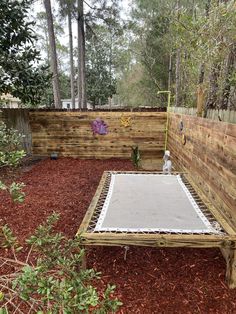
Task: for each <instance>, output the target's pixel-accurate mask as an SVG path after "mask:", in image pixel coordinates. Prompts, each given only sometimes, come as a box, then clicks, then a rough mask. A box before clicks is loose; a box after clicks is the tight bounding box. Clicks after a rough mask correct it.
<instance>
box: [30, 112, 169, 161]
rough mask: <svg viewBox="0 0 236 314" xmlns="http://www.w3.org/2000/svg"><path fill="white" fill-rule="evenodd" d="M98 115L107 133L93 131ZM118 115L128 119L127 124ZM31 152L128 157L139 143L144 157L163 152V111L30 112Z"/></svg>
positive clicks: (164, 121) (76, 155)
mask: <svg viewBox="0 0 236 314" xmlns="http://www.w3.org/2000/svg"><path fill="white" fill-rule="evenodd" d="M98 117H99V118H101V119H102V120H104V122H105V123H106V124H107V125H108V131H109V133H108V134H107V135H93V133H92V130H91V123H92V121H94V120H95V119H96V118H98ZM121 117H126V118H130V119H131V124H130V126H128V127H124V126H122V125H121V121H120V119H121ZM30 125H31V130H32V145H33V153H34V155H50V153H52V152H54V151H56V152H58V153H59V155H60V156H73V157H79V158H97V159H104V158H113V157H117V158H130V155H131V147H132V146H139V149H140V152H141V156H142V158H143V159H159V158H160V157H162V155H163V150H164V141H165V129H166V113H165V112H57V111H50V112H48V111H45V112H44V111H32V112H30Z"/></svg>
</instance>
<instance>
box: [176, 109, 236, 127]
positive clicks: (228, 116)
mask: <svg viewBox="0 0 236 314" xmlns="http://www.w3.org/2000/svg"><path fill="white" fill-rule="evenodd" d="M170 112H175V113H179V114H186V115H191V116H196V115H197V108H186V107H170ZM206 118H207V119H210V120H216V121H222V122H228V123H236V111H234V110H213V109H208V110H207V116H206Z"/></svg>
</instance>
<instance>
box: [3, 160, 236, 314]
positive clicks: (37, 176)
mask: <svg viewBox="0 0 236 314" xmlns="http://www.w3.org/2000/svg"><path fill="white" fill-rule="evenodd" d="M104 170H133V167H132V165H131V163H130V161H125V160H107V161H99V160H77V159H71V158H62V159H59V160H57V161H51V160H49V159H46V160H42V161H40V162H38V163H36V164H34V165H31V166H29V165H27V167H22V168H21V173H20V175H19V177H18V178H17V180H18V181H19V182H24V183H25V184H26V187H25V192H26V200H25V202H24V203H23V204H13V203H12V202H11V200H10V198H9V196H8V195H7V194H5V193H4V192H1V193H0V200H1V201H0V217H1V219H2V221H3V222H5V223H8V225H9V226H10V227H11V228H12V230H13V231H14V233H15V234H16V235H17V236H18V237H19V239H20V241H21V242H23V241H24V240H25V238H26V237H28V236H29V235H31V234H32V233H33V231H34V229H35V228H36V227H37V226H38V225H39V224H40V223H42V222H44V221H45V219H46V217H48V216H49V215H50V214H51V213H52V212H53V211H56V212H59V213H60V220H59V223H58V225H57V228H58V230H60V231H62V232H64V233H65V234H66V235H67V236H68V237H73V236H74V235H75V233H76V231H77V229H78V227H79V225H80V223H81V221H82V219H83V216H84V214H85V212H86V210H87V208H88V206H89V204H90V201H91V199H92V197H93V195H94V193H95V191H96V188H97V185H98V183H99V181H100V178H101V175H102V173H103V171H104ZM0 254H1V252H0ZM87 262H88V267H94V268H95V269H96V270H98V271H101V272H102V277H101V281H100V282H99V283H98V284H99V285H103V284H107V283H111V284H115V285H116V287H117V289H116V295H117V296H118V297H119V298H120V300H121V301H122V302H123V304H124V305H123V307H122V308H121V310H120V312H119V313H142V314H145V313H147V314H150V313H168V314H172V313H185V314H187V313H204V314H206V313H207V314H208V313H212V314H213V313H214V314H215V313H224V314H230V313H236V290H229V289H228V288H227V286H226V284H225V282H224V276H225V268H226V265H225V261H224V259H223V257H222V255H221V253H220V251H219V250H217V249H189V248H171V249H170V248H163V249H155V248H143V247H130V249H129V250H128V254H127V260H126V261H125V260H124V249H123V248H119V247H92V248H89V249H88V254H87Z"/></svg>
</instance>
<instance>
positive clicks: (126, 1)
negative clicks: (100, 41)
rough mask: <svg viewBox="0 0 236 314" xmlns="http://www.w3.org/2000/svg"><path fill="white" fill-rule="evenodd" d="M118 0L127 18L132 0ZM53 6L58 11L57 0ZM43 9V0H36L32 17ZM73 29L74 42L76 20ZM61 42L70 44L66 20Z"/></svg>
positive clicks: (122, 13)
mask: <svg viewBox="0 0 236 314" xmlns="http://www.w3.org/2000/svg"><path fill="white" fill-rule="evenodd" d="M117 1H119V2H120V5H121V7H122V12H121V17H122V18H123V19H127V17H128V16H129V13H130V9H131V3H132V0H117ZM86 2H87V3H88V4H90V3H91V0H86ZM51 6H52V11H53V12H55V10H56V11H57V8H58V4H57V0H51ZM86 7H87V5H86V4H84V9H85V10H86ZM41 11H45V9H44V5H43V0H35V1H34V6H33V10H32V12H31V17H32V19H34V20H35V18H36V14H37V13H38V12H41ZM36 23H37V22H36ZM72 31H73V34H74V35H73V37H74V42H75V43H76V39H77V25H76V22H74V23H73V25H72ZM60 42H61V44H63V45H65V46H68V43H69V36H68V30H67V24H66V22H65V34H64V35H63V36H62V37H61V38H60Z"/></svg>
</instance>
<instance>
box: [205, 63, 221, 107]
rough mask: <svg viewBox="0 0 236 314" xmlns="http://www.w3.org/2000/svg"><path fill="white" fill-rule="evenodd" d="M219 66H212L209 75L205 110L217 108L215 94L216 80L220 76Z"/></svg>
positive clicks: (216, 88) (217, 86)
mask: <svg viewBox="0 0 236 314" xmlns="http://www.w3.org/2000/svg"><path fill="white" fill-rule="evenodd" d="M220 69H221V65H220V64H216V63H215V64H214V65H213V67H212V70H211V73H210V79H209V81H210V86H209V91H208V97H207V102H206V109H216V107H217V92H218V88H219V84H218V79H219V75H220Z"/></svg>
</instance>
